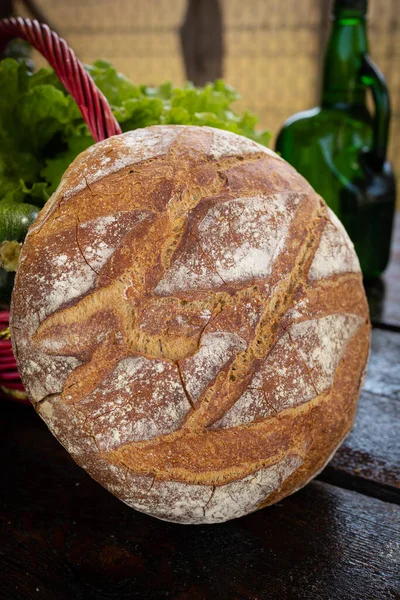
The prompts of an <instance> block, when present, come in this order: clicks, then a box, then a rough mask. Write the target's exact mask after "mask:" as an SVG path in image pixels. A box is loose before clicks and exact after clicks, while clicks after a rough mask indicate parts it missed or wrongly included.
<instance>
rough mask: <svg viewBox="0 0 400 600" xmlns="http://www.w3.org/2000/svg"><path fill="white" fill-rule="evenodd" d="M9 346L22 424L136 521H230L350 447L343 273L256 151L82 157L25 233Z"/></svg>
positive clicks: (160, 147) (183, 129)
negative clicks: (38, 431)
mask: <svg viewBox="0 0 400 600" xmlns="http://www.w3.org/2000/svg"><path fill="white" fill-rule="evenodd" d="M11 332H12V339H13V344H14V351H15V355H16V357H17V361H18V366H19V369H20V373H21V377H22V380H23V383H24V385H25V387H26V389H27V391H28V393H29V395H30V397H31V399H32V402H33V403H34V404H35V407H36V410H37V412H38V413H39V414H40V416H41V417H42V418H43V419H44V420H45V421H46V423H47V424H48V426H49V428H50V429H51V431H52V432H53V433H54V435H55V436H56V437H57V438H58V440H59V441H60V442H61V443H62V444H63V445H64V446H65V448H66V449H67V450H68V452H69V453H70V454H71V455H72V457H73V458H74V459H75V460H76V462H77V463H78V464H79V465H81V466H82V467H83V468H84V469H86V470H87V472H88V473H89V474H90V475H91V476H92V477H94V478H95V479H96V480H97V481H98V482H100V483H101V484H102V485H104V486H105V487H106V488H107V489H108V490H110V491H111V492H112V493H113V494H115V495H116V496H117V497H118V498H120V499H121V500H123V501H124V502H126V503H127V504H129V505H130V506H133V507H134V508H136V509H137V510H140V511H143V512H146V513H148V514H150V515H153V516H155V517H159V518H161V519H166V520H169V521H175V522H179V523H215V522H221V521H226V520H228V519H232V518H235V517H239V516H241V515H244V514H247V513H249V512H252V511H255V510H257V509H259V508H261V507H263V506H266V505H268V504H271V503H273V502H276V501H278V500H280V499H281V498H283V497H284V496H286V495H287V494H290V493H292V492H294V491H295V490H297V489H299V488H300V487H302V486H304V485H305V484H306V483H307V482H308V481H309V480H310V479H311V478H312V477H314V476H315V475H316V474H317V473H318V472H319V471H320V470H321V469H322V468H323V467H324V465H325V464H326V463H327V461H329V459H330V457H331V456H332V453H333V452H335V450H336V449H337V447H338V446H339V444H340V443H341V442H342V440H343V439H344V437H345V436H346V434H347V433H348V432H349V430H350V428H351V426H352V422H353V418H354V413H355V409H356V403H357V398H358V394H359V390H360V386H361V383H362V379H363V374H364V370H365V365H366V362H367V356H368V349H369V334H370V325H369V319H368V309H367V303H366V299H365V295H364V289H363V285H362V278H361V273H360V268H359V263H358V260H357V257H356V254H355V252H354V249H353V246H352V244H351V242H350V240H349V238H348V236H347V234H346V232H345V230H344V229H343V226H342V225H341V223H340V222H339V221H338V219H337V218H336V217H335V215H334V214H333V213H332V212H331V211H330V210H329V209H328V208H327V206H326V205H325V203H324V201H323V200H322V199H321V198H320V197H319V196H318V195H317V194H316V193H315V192H314V191H313V189H312V188H311V187H310V185H309V184H308V183H307V182H306V181H305V180H304V179H303V178H302V177H301V176H300V175H299V174H298V173H297V172H296V171H295V170H294V169H293V168H292V167H291V166H289V165H288V164H287V163H286V162H285V161H284V160H282V159H281V158H279V157H278V156H277V155H276V154H275V153H274V152H272V151H271V150H269V149H267V148H265V147H263V146H260V145H258V144H257V143H255V142H253V141H251V140H248V139H246V138H243V137H241V136H238V135H235V134H232V133H229V132H226V131H220V130H217V129H212V128H209V127H187V126H173V125H171V126H155V127H148V128H146V129H142V130H136V131H132V132H129V133H126V134H124V135H120V136H116V137H113V138H110V139H108V140H105V141H103V142H101V143H98V144H96V145H94V146H92V147H91V148H89V149H88V150H86V151H85V152H83V153H82V154H81V155H80V156H78V158H77V159H76V160H75V161H74V162H73V163H72V165H71V166H70V167H69V169H68V170H67V172H66V173H65V175H64V177H63V179H62V182H61V184H60V186H59V188H58V190H57V191H56V192H55V194H54V195H53V196H52V198H51V199H50V200H49V202H48V203H47V205H46V207H45V209H44V210H43V211H42V212H41V213H40V215H39V217H38V219H37V221H36V222H35V223H34V225H33V226H32V227H31V229H30V231H29V234H28V237H27V238H26V242H25V244H24V247H23V250H22V254H21V258H20V264H19V269H18V273H17V278H16V283H15V288H14V294H13V301H12V319H11Z"/></svg>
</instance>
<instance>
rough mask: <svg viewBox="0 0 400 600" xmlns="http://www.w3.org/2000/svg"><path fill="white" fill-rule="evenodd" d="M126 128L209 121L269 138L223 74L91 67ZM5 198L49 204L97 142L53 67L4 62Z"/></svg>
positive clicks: (1, 164) (0, 123) (0, 120)
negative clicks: (202, 81)
mask: <svg viewBox="0 0 400 600" xmlns="http://www.w3.org/2000/svg"><path fill="white" fill-rule="evenodd" d="M86 68H87V70H88V72H89V73H90V74H91V76H92V77H93V79H94V81H95V83H96V85H97V86H98V87H99V88H100V90H101V91H102V92H103V93H104V95H105V96H106V98H107V99H108V101H109V102H110V105H111V108H112V110H113V113H114V115H115V117H116V119H117V120H118V122H119V123H120V124H121V128H122V130H123V131H129V130H132V129H137V128H139V127H147V126H149V125H156V124H164V123H166V124H170V123H174V124H184V125H189V124H193V125H210V126H212V127H218V128H220V129H227V130H229V131H233V132H235V133H239V134H241V135H245V136H247V137H249V138H252V139H254V140H256V141H258V142H260V143H261V144H264V145H268V142H269V139H270V134H269V132H268V131H257V129H256V126H257V118H256V117H255V116H254V115H252V114H251V113H248V112H245V113H244V114H241V115H239V114H236V113H235V111H234V110H233V109H232V103H234V102H235V101H236V100H237V99H238V98H239V96H238V94H237V92H236V91H235V90H234V89H233V88H232V87H230V86H229V85H227V84H226V83H224V82H223V81H222V80H218V81H215V82H214V83H210V84H208V85H206V86H204V87H202V88H197V87H195V86H193V85H192V84H191V83H186V84H185V85H184V86H183V87H174V86H173V85H172V84H171V83H164V84H162V85H160V86H158V87H152V86H145V85H135V84H134V83H133V82H132V81H130V80H129V79H128V78H127V77H125V76H124V75H122V74H121V73H118V71H117V70H116V69H115V68H114V67H113V66H112V65H111V64H110V63H108V62H106V61H103V60H101V61H100V60H99V61H96V62H95V63H94V64H93V65H90V66H87V67H86ZM0 89H1V90H2V92H1V94H0V203H1V202H2V201H4V202H6V203H7V206H9V205H12V204H13V203H26V204H29V205H34V206H39V207H40V206H43V204H44V203H45V202H46V201H47V199H48V198H49V196H50V194H51V193H52V192H53V191H54V190H55V189H56V188H57V186H58V184H59V182H60V179H61V177H62V175H63V173H64V172H65V170H66V169H67V168H68V166H69V165H70V164H71V162H72V161H73V160H74V158H75V157H76V156H77V155H78V154H79V153H80V152H82V151H83V150H84V149H86V148H87V147H88V146H90V145H91V144H93V138H92V136H91V134H90V132H89V130H88V127H87V126H86V124H85V123H84V121H83V119H82V116H81V114H80V112H79V110H78V107H77V105H76V104H75V102H74V100H73V98H72V97H71V96H70V95H69V94H68V93H67V92H66V90H65V89H64V87H63V85H62V84H61V83H60V81H59V79H58V78H57V76H56V75H55V73H54V72H53V71H52V70H51V69H40V70H39V71H38V72H37V73H32V72H31V70H30V69H29V68H28V67H27V65H26V64H24V63H23V62H22V63H21V62H17V61H16V60H14V59H11V58H7V59H4V60H3V61H1V62H0Z"/></svg>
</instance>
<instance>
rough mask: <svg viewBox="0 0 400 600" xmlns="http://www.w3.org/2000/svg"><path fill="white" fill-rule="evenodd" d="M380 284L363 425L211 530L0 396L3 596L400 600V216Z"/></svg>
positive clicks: (374, 299)
mask: <svg viewBox="0 0 400 600" xmlns="http://www.w3.org/2000/svg"><path fill="white" fill-rule="evenodd" d="M396 235H397V241H396V244H395V250H394V253H393V259H392V264H391V266H390V268H389V269H388V271H387V273H386V275H385V277H384V279H383V280H382V282H380V283H375V284H374V285H372V286H369V288H368V295H369V298H370V305H371V316H372V320H373V323H374V326H375V327H374V330H373V334H372V351H371V359H370V365H369V371H368V377H367V381H366V384H365V386H364V390H363V392H362V394H361V398H360V402H359V409H358V414H357V419H356V424H355V427H354V430H353V432H352V433H351V434H350V436H349V437H348V438H347V440H346V442H345V443H344V444H343V446H342V447H341V448H340V450H339V451H338V452H337V454H336V456H335V457H334V459H333V460H332V462H331V463H330V465H329V466H328V467H327V468H326V469H325V470H324V471H323V473H322V474H321V475H320V477H319V478H318V479H317V480H316V481H313V482H312V483H310V484H309V485H308V486H307V487H306V488H305V489H303V490H301V491H300V492H298V493H297V494H295V495H293V496H290V497H289V498H286V499H285V500H284V501H282V502H280V503H279V504H277V505H275V506H273V507H270V508H267V509H264V510H262V511H259V512H257V513H255V514H252V515H250V516H248V517H244V518H242V519H237V520H235V521H231V522H229V523H225V524H222V525H213V526H183V525H174V524H170V523H164V522H162V521H158V520H156V519H152V518H150V517H147V516H145V515H142V514H140V513H137V512H136V511H134V510H132V509H130V508H128V507H127V506H125V505H124V504H122V503H121V502H119V501H118V500H116V499H115V498H114V497H113V496H111V494H109V493H108V492H106V491H105V490H104V489H102V488H101V487H100V486H99V485H97V484H96V483H95V482H94V481H93V480H92V479H91V478H90V477H89V476H88V475H86V473H85V472H84V471H83V470H82V469H80V468H79V467H77V466H76V465H75V464H74V463H73V461H72V460H71V458H70V457H69V456H68V454H67V453H66V452H65V451H64V450H63V448H62V447H61V446H60V445H59V444H58V442H57V441H56V440H55V438H53V436H52V435H51V434H50V433H49V432H48V430H47V428H46V426H45V425H44V424H43V423H42V421H41V420H40V419H39V417H38V416H37V415H36V414H35V413H34V411H33V409H31V408H28V407H23V406H18V405H14V404H12V403H6V402H5V401H3V402H2V405H1V406H2V413H1V426H0V427H1V430H0V453H1V454H0V455H1V461H2V466H1V486H2V493H1V507H0V523H1V531H0V600H14V599H18V600H26V599H31V598H32V599H33V598H34V599H35V600H40V599H42V600H43V599H46V600H47V599H49V600H64V599H65V600H81V599H82V600H83V599H84V600H103V599H104V600H112V599H115V600H123V599H128V598H129V599H140V600H156V599H157V600H158V599H160V600H161V599H167V598H168V599H174V600H178V599H179V600H205V599H207V600H208V599H211V600H233V599H235V600H242V599H243V600H269V599H271V600H276V599H277V600H292V599H293V600H297V599H298V600H302V599H304V600H386V599H390V600H398V599H399V598H400V506H399V503H400V425H399V424H400V243H399V242H400V240H399V238H400V219H398V220H397V228H396Z"/></svg>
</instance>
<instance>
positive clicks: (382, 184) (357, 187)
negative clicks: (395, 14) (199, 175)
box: [276, 0, 396, 279]
mask: <svg viewBox="0 0 400 600" xmlns="http://www.w3.org/2000/svg"><path fill="white" fill-rule="evenodd" d="M366 12H367V0H335V4H334V9H333V17H332V21H333V24H332V31H331V35H330V39H329V42H328V47H327V51H326V56H325V64H324V75H323V86H322V97H321V106H318V107H316V108H313V109H311V110H308V111H304V112H301V113H298V114H295V115H293V116H292V117H290V118H289V119H288V120H287V121H286V123H285V124H284V125H283V128H282V130H281V131H280V133H279V136H278V138H277V142H276V149H277V151H278V152H280V153H281V155H282V156H283V157H284V158H285V159H286V160H287V161H288V162H289V163H291V164H292V165H293V166H294V167H295V168H296V169H297V170H298V171H299V172H300V173H301V174H302V175H303V176H304V177H305V178H306V179H307V180H308V181H309V182H310V183H311V185H312V186H313V187H314V189H315V190H316V191H317V192H318V193H319V194H320V195H321V196H322V197H323V198H324V199H325V200H326V202H327V203H328V205H329V206H330V207H331V208H332V210H333V211H334V212H335V213H336V214H337V215H338V217H339V218H340V219H341V221H342V222H343V224H344V226H345V227H346V229H347V231H348V233H349V235H350V237H351V239H352V240H353V242H354V245H355V248H356V251H357V254H358V257H359V259H360V263H361V267H362V270H363V274H364V277H365V278H366V279H372V278H375V277H378V276H379V275H381V273H382V272H383V271H384V269H385V268H386V265H387V263H388V260H389V253H390V241H391V234H392V225H393V217H394V210H395V198H396V188H395V178H394V175H393V171H392V168H391V165H390V163H389V162H388V161H387V159H386V152H387V144H388V133H389V122H390V104H389V95H388V90H387V86H386V82H385V79H384V77H383V75H382V73H381V72H380V71H379V69H378V68H377V66H376V65H375V64H374V63H373V62H372V61H371V59H370V57H369V55H368V40H367V32H366ZM368 90H371V92H372V98H373V102H374V114H373V115H371V114H370V112H369V110H368V108H367V91H368Z"/></svg>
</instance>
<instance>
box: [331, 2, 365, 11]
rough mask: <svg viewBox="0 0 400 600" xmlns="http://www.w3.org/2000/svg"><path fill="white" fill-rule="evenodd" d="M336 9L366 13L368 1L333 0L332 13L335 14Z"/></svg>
mask: <svg viewBox="0 0 400 600" xmlns="http://www.w3.org/2000/svg"><path fill="white" fill-rule="evenodd" d="M338 8H350V9H353V10H362V11H364V12H365V13H366V12H367V8H368V0H335V4H334V8H333V12H335V11H336V10H337V9H338Z"/></svg>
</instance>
